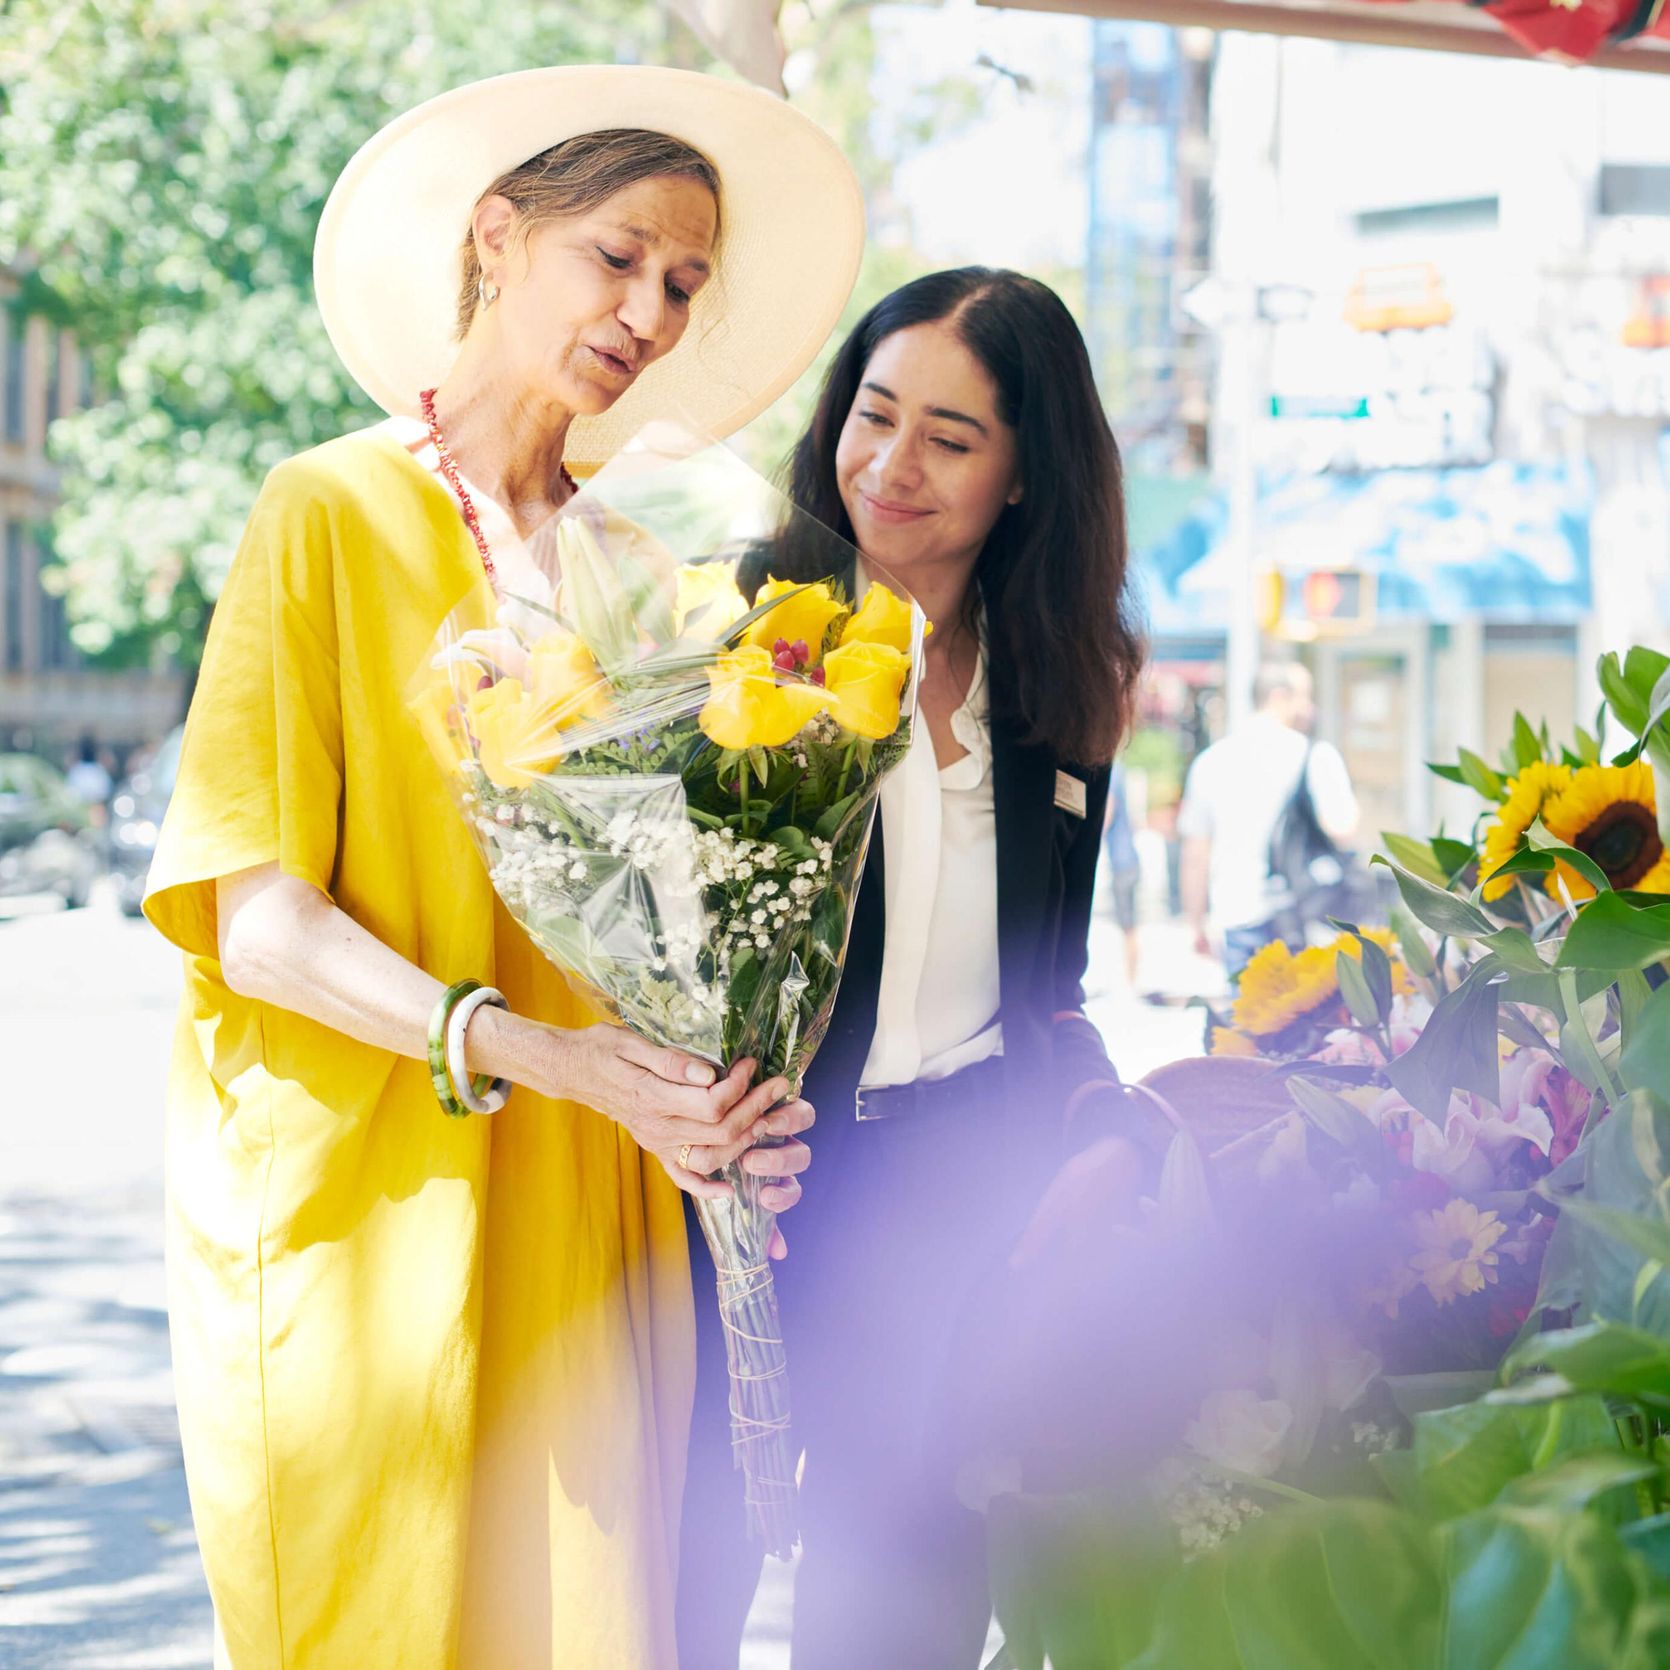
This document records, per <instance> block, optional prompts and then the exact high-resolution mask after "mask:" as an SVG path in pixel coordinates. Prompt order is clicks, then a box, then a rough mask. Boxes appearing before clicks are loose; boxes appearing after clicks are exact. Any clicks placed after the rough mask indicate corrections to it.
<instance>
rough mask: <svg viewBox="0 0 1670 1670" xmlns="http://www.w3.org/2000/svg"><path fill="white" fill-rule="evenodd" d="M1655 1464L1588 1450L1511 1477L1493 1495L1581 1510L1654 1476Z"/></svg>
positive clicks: (1508, 1501)
mask: <svg viewBox="0 0 1670 1670" xmlns="http://www.w3.org/2000/svg"><path fill="white" fill-rule="evenodd" d="M1661 1471H1662V1470H1661V1469H1660V1468H1659V1467H1658V1466H1657V1464H1656V1463H1654V1462H1651V1461H1647V1460H1644V1459H1643V1458H1641V1457H1639V1456H1630V1455H1625V1454H1624V1453H1623V1452H1622V1451H1621V1450H1611V1451H1607V1450H1592V1451H1589V1452H1588V1453H1586V1454H1583V1455H1571V1456H1567V1457H1566V1458H1565V1460H1564V1461H1560V1462H1556V1463H1555V1464H1554V1466H1552V1467H1547V1468H1541V1469H1539V1470H1538V1471H1536V1472H1534V1473H1527V1474H1526V1475H1525V1476H1524V1477H1523V1478H1519V1479H1515V1480H1514V1481H1513V1482H1512V1483H1511V1484H1509V1485H1508V1486H1507V1488H1506V1489H1505V1490H1503V1492H1502V1494H1501V1495H1500V1496H1499V1497H1498V1498H1497V1500H1498V1501H1500V1502H1501V1503H1502V1504H1503V1505H1504V1506H1512V1507H1521V1508H1553V1509H1555V1510H1556V1511H1557V1512H1559V1513H1581V1512H1582V1511H1583V1509H1584V1508H1587V1507H1589V1506H1590V1505H1591V1504H1592V1503H1594V1502H1595V1501H1596V1500H1597V1499H1598V1498H1600V1497H1602V1496H1607V1495H1610V1494H1611V1493H1612V1492H1613V1491H1615V1490H1617V1489H1619V1488H1621V1487H1622V1486H1624V1485H1631V1484H1637V1483H1639V1482H1640V1481H1641V1480H1643V1479H1651V1478H1655V1477H1657V1476H1658V1474H1659V1473H1660V1472H1661Z"/></svg>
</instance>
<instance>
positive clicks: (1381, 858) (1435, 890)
mask: <svg viewBox="0 0 1670 1670" xmlns="http://www.w3.org/2000/svg"><path fill="white" fill-rule="evenodd" d="M1371 862H1372V863H1375V864H1384V865H1385V866H1386V868H1387V869H1389V870H1390V871H1391V872H1392V875H1393V876H1394V877H1395V878H1396V881H1397V889H1398V892H1399V893H1401V894H1402V895H1403V902H1404V904H1406V905H1407V906H1408V907H1409V910H1410V912H1411V914H1412V915H1414V916H1415V917H1416V918H1417V919H1418V920H1419V921H1421V922H1423V923H1425V924H1426V926H1427V927H1429V928H1431V929H1432V931H1433V932H1434V933H1438V934H1443V935H1444V936H1445V937H1446V938H1450V939H1482V938H1483V937H1484V936H1485V935H1486V934H1491V933H1494V932H1495V931H1496V924H1495V923H1494V922H1492V921H1491V919H1490V918H1489V917H1488V916H1486V915H1485V913H1484V912H1483V911H1482V910H1480V909H1479V908H1478V906H1477V905H1472V904H1469V903H1468V902H1467V900H1465V899H1459V898H1457V897H1456V896H1455V894H1453V893H1446V892H1445V891H1444V890H1443V888H1441V887H1434V886H1433V885H1432V883H1431V882H1428V881H1422V880H1421V878H1420V877H1419V876H1417V875H1415V874H1413V873H1412V872H1411V871H1409V870H1406V869H1404V867H1403V866H1402V865H1401V864H1398V863H1396V862H1394V861H1393V860H1392V859H1390V858H1387V857H1386V856H1385V855H1384V854H1383V853H1376V854H1375V855H1374V857H1373V859H1372V860H1371Z"/></svg>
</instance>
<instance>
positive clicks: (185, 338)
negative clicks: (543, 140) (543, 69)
mask: <svg viewBox="0 0 1670 1670" xmlns="http://www.w3.org/2000/svg"><path fill="white" fill-rule="evenodd" d="M668 30H669V26H668V24H667V23H666V22H665V21H664V19H663V17H662V14H661V12H660V10H659V8H657V7H655V6H654V5H652V4H650V3H648V0H564V4H562V5H556V6H549V5H547V6H497V5H491V4H487V3H485V0H436V3H434V4H427V5H426V4H417V5H413V4H411V3H409V0H361V3H359V4H343V3H341V0H334V3H327V0H283V4H282V5H272V6H270V7H269V6H261V5H256V6H245V5H235V4H232V3H231V0H97V3H94V0H12V4H11V5H10V7H8V8H7V13H6V16H5V18H4V19H3V20H0V32H3V34H0V39H3V41H4V47H3V52H4V56H3V57H0V85H3V87H4V108H3V111H0V261H5V262H7V263H8V264H12V263H18V262H20V261H22V262H27V261H28V260H29V259H31V258H32V259H33V260H34V262H35V263H36V264H35V266H34V268H33V271H32V272H31V273H30V277H29V280H28V286H27V294H26V298H25V300H26V302H27V304H28V305H31V306H34V307H38V308H41V309H42V310H44V311H49V312H51V313H52V314H53V315H54V316H55V317H56V318H57V319H59V320H60V321H61V322H63V323H65V324H67V325H69V326H70V327H71V328H73V329H74V331H75V332H76V334H77V336H78V337H79V339H80V340H81V341H82V342H83V343H85V344H87V345H88V346H89V347H90V350H91V352H92V356H93V366H94V374H95V379H96V383H97V386H98V387H99V389H100V390H101V392H102V393H103V394H104V395H105V396H106V397H107V398H105V399H103V400H102V401H101V402H100V403H99V404H98V405H96V406H95V407H94V408H93V409H92V410H90V411H87V412H83V413H80V414H78V415H76V416H74V417H72V418H69V419H66V420H64V421H62V422H61V423H59V424H58V425H56V426H55V429H54V434H53V437H52V441H53V451H54V455H55V457H56V459H57V460H58V462H59V464H60V466H61V468H62V471H63V489H64V505H63V508H62V510H61V512H60V515H59V518H58V526H57V529H56V546H57V551H58V555H59V558H60V561H61V563H62V565H63V572H62V574H61V576H60V577H59V580H60V583H62V584H64V585H65V589H66V591H67V594H68V597H69V604H70V611H71V616H72V619H73V620H74V621H75V622H76V627H75V632H76V637H77V640H78V642H79V643H80V645H81V647H82V648H83V649H84V650H86V651H87V652H89V653H91V654H93V655H95V656H97V657H99V658H100V659H102V660H104V661H106V662H107V663H111V664H117V665H120V664H124V663H126V664H132V663H135V662H145V661H149V660H150V659H151V658H152V657H153V655H155V654H157V653H160V654H161V655H162V656H163V657H164V658H165V659H167V660H170V661H173V662H176V663H178V664H181V665H185V666H191V665H193V664H194V663H195V661H196V659H197V656H198V653H199V651H200V648H201V643H202V636H203V632H204V630H205V628H206V624H207V614H208V606H209V601H210V600H211V599H212V598H213V597H214V596H215V595H216V594H217V592H218V591H219V587H220V582H221V579H222V577H223V576H224V574H225V571H226V567H227V564H228V563H229V561H230V560H231V555H232V551H233V549H234V547H235V545H236V541H237V537H238V532H239V529H240V527H241V525H242V523H243V520H244V517H245V516H246V514H247V513H248V509H249V504H250V501H251V499H252V497H253V495H254V490H255V486H256V484H257V483H258V482H259V481H260V479H261V477H262V475H263V474H264V473H265V472H266V471H267V470H268V469H269V468H270V467H271V466H272V465H273V464H275V463H276V462H277V461H278V460H279V459H281V458H284V457H286V456H288V455H289V454H291V453H294V452H297V451H299V450H301V449H303V448H305V447H308V446H311V445H314V444H315V443H317V442H319V441H321V440H324V439H326V438H327V437H329V436H331V435H334V434H339V433H341V432H342V431H343V430H344V429H348V428H351V427H354V426H355V425H358V424H361V423H364V422H366V421H368V420H369V419H370V418H372V417H374V416H375V413H374V412H373V410H372V408H371V407H370V406H369V404H368V403H367V401H366V400H365V398H364V396H363V395H361V394H360V393H359V392H358V390H357V389H355V388H354V386H353V385H352V383H351V382H350V380H349V378H348V376H347V374H346V373H345V372H344V371H343V370H342V368H341V366H340V365H339V364H338V362H337V359H336V355H335V354H334V353H333V352H332V351H331V348H330V345H329V343H328V342H327V341H326V338H325V334H324V329H323V326H322V325H321V324H320V322H319V317H318V314H317V312H316V311H315V309H314V307H313V301H312V279H311V263H312V249H313V229H314V226H315V224H316V222H317V220H318V216H319V211H320V209H321V208H322V206H323V204H324V199H325V196H326V194H327V193H328V191H329V189H330V186H331V183H332V181H333V180H334V179H335V178H336V175H337V173H338V172H339V171H340V170H341V168H342V165H343V164H344V163H345V162H346V161H347V159H348V158H349V156H350V155H351V154H352V153H353V151H354V150H355V149H356V147H357V146H358V145H359V144H360V143H361V142H362V141H363V140H364V139H365V138H366V137H367V136H368V135H369V134H371V133H372V132H373V131H374V130H375V129H376V128H377V127H378V126H380V125H381V124H382V123H383V122H384V121H385V120H387V119H388V118H389V117H390V116H392V115H394V114H395V113H396V112H398V111H400V110H403V109H405V108H407V107H408V106H410V105H412V104H415V103H417V102H418V101H419V100H421V99H424V98H428V97H429V96H431V95H432V94H434V93H438V92H440V91H442V90H443V89H445V88H446V87H449V86H451V85H454V84H455V83H458V82H461V81H467V80H470V79H472V78H473V77H477V76H483V75H492V74H497V73H499V72H501V71H506V70H512V69H520V68H525V67H526V66H528V65H530V64H540V63H559V62H565V61H574V62H584V61H600V60H602V61H606V60H610V59H615V60H623V61H632V60H635V59H646V58H662V57H665V56H667V51H666V41H667V36H668Z"/></svg>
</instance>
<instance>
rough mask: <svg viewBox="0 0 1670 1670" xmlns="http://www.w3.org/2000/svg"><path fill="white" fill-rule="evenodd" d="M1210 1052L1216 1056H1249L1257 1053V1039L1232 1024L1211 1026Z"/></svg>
mask: <svg viewBox="0 0 1670 1670" xmlns="http://www.w3.org/2000/svg"><path fill="white" fill-rule="evenodd" d="M1212 1054H1213V1055H1217V1056H1226V1055H1228V1056H1240V1057H1250V1056H1256V1055H1257V1054H1258V1041H1257V1039H1255V1038H1249V1037H1248V1036H1247V1035H1246V1033H1244V1032H1237V1031H1236V1030H1235V1028H1234V1027H1232V1026H1215V1027H1213V1028H1212Z"/></svg>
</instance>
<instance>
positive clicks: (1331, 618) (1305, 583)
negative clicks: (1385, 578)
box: [1298, 568, 1374, 636]
mask: <svg viewBox="0 0 1670 1670" xmlns="http://www.w3.org/2000/svg"><path fill="white" fill-rule="evenodd" d="M1298 613H1299V616H1300V618H1301V620H1302V621H1303V622H1304V623H1305V625H1306V626H1308V627H1309V628H1310V630H1311V631H1312V632H1314V633H1316V634H1317V635H1319V636H1320V635H1322V634H1324V633H1334V632H1366V631H1367V630H1368V629H1369V628H1370V627H1371V626H1372V625H1373V624H1374V576H1373V575H1372V574H1365V573H1364V572H1363V571H1362V569H1360V568H1313V569H1311V570H1310V572H1309V573H1307V574H1305V575H1303V576H1302V577H1301V578H1300V581H1299V610H1298Z"/></svg>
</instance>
